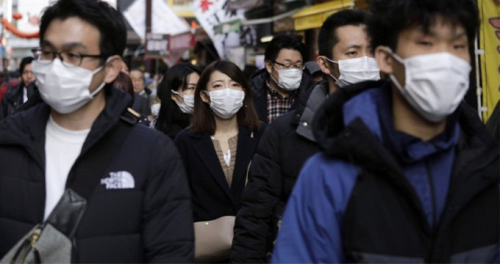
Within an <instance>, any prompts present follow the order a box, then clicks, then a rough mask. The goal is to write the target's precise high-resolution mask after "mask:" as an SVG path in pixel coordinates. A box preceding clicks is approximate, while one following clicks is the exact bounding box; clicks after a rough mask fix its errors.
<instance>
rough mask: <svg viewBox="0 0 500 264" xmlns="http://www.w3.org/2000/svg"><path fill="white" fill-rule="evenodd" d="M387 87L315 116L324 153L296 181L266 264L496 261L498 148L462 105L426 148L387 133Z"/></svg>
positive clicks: (339, 99)
mask: <svg viewBox="0 0 500 264" xmlns="http://www.w3.org/2000/svg"><path fill="white" fill-rule="evenodd" d="M389 86H390V85H389V84H388V83H387V82H385V81H381V82H365V83H361V84H358V85H354V86H351V87H348V89H342V90H341V92H338V93H336V94H334V95H333V96H332V97H330V99H328V100H327V102H325V104H323V106H322V108H321V109H320V110H319V112H318V114H317V117H316V120H315V123H314V131H315V135H316V138H317V140H318V142H319V143H320V144H321V147H322V148H323V150H324V151H323V153H320V154H317V155H315V156H313V157H312V158H311V159H310V160H309V161H308V162H307V163H306V165H305V166H304V168H303V170H302V172H301V175H300V176H299V180H298V182H297V184H296V187H295V189H294V191H293V194H292V196H291V198H290V200H289V202H288V207H287V209H286V212H285V216H284V220H283V225H282V229H281V231H280V233H279V237H278V242H277V245H276V248H275V252H274V258H273V262H276V263H281V262H313V263H318V262H330V263H333V262H389V263H391V262H392V263H393V262H398V263H403V262H418V263H422V262H431V263H434V262H452V263H457V262H475V263H478V262H482V263H484V262H491V261H493V260H494V258H498V252H499V251H498V249H499V244H498V242H499V235H498V234H499V231H500V229H499V224H498V223H499V220H500V219H499V213H500V212H499V206H500V204H499V196H498V195H499V171H498V166H499V153H498V143H497V142H496V141H495V140H494V139H493V138H492V137H491V135H490V134H489V133H488V132H487V131H486V129H485V128H484V125H483V124H482V123H481V122H480V121H479V120H478V118H477V116H476V114H475V113H474V112H473V111H471V109H470V108H469V107H468V106H467V105H465V104H462V105H461V106H460V107H459V108H458V109H457V111H456V112H455V113H454V114H452V115H451V116H449V117H448V119H447V127H446V129H445V131H444V132H443V133H442V134H440V135H438V136H436V137H435V138H433V139H431V140H429V141H427V142H424V141H421V140H419V139H417V138H414V137H411V136H409V135H407V134H404V133H401V132H398V131H396V130H395V129H394V128H393V126H392V124H393V123H392V122H393V121H392V112H391V105H392V102H391V100H390V98H391V97H390V87H389ZM369 88H373V89H369ZM365 89H368V90H367V91H364V92H360V91H361V90H365Z"/></svg>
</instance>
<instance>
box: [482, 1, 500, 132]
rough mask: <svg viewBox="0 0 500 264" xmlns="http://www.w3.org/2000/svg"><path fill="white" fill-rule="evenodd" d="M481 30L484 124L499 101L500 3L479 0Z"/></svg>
mask: <svg viewBox="0 0 500 264" xmlns="http://www.w3.org/2000/svg"><path fill="white" fill-rule="evenodd" d="M478 5H479V6H478V7H479V14H480V16H481V29H480V32H479V44H480V49H481V50H484V54H483V55H481V56H480V60H481V79H482V84H481V86H482V88H483V106H485V107H486V111H485V112H483V121H484V122H486V121H487V120H488V118H489V117H490V115H491V114H492V113H493V110H494V109H495V106H496V104H497V103H498V101H499V100H500V1H498V0H479V1H478Z"/></svg>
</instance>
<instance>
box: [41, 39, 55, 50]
mask: <svg viewBox="0 0 500 264" xmlns="http://www.w3.org/2000/svg"><path fill="white" fill-rule="evenodd" d="M40 47H51V48H52V47H54V45H52V43H51V42H50V41H47V40H42V41H41V42H40Z"/></svg>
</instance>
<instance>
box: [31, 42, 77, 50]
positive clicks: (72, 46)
mask: <svg viewBox="0 0 500 264" xmlns="http://www.w3.org/2000/svg"><path fill="white" fill-rule="evenodd" d="M40 46H42V47H50V48H55V47H54V45H53V44H52V43H51V42H50V41H47V40H42V41H41V43H40ZM76 48H79V49H84V50H87V47H86V46H85V45H83V44H82V43H79V42H71V43H66V44H64V45H63V46H62V50H72V49H76Z"/></svg>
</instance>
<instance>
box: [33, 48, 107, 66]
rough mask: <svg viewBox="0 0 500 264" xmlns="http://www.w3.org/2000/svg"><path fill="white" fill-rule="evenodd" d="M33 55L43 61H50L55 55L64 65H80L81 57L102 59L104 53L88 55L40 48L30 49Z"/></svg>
mask: <svg viewBox="0 0 500 264" xmlns="http://www.w3.org/2000/svg"><path fill="white" fill-rule="evenodd" d="M31 51H32V52H33V55H34V57H35V59H36V60H38V61H40V62H44V63H50V62H52V61H53V60H54V59H55V58H56V57H58V58H59V59H60V60H61V62H62V63H63V65H65V66H70V67H72V66H77V67H78V66H80V65H82V62H83V59H85V58H93V59H101V60H102V59H104V55H102V54H100V55H89V54H78V53H73V52H66V51H63V52H53V51H45V50H42V49H32V50H31Z"/></svg>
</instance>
